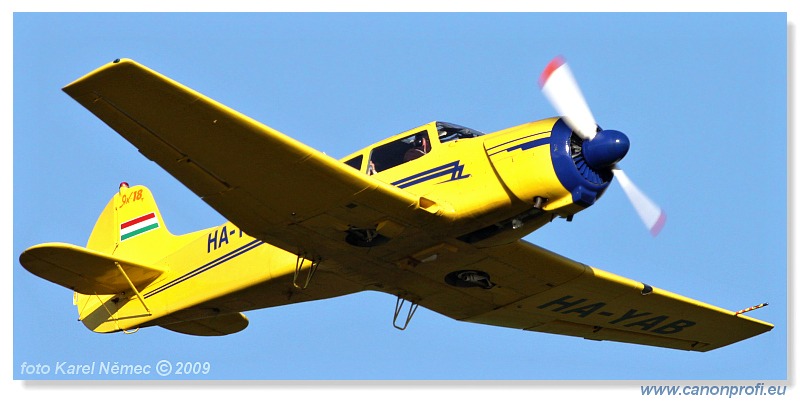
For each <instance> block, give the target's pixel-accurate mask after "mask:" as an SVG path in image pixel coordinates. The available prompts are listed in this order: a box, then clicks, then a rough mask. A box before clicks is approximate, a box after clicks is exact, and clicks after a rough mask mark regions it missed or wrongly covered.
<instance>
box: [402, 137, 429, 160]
mask: <svg viewBox="0 0 800 402" xmlns="http://www.w3.org/2000/svg"><path fill="white" fill-rule="evenodd" d="M430 150H431V145H430V143H429V142H428V135H427V134H418V135H417V136H416V138H414V148H411V149H409V150H408V151H406V153H405V155H404V156H403V161H404V162H408V161H410V160H414V159H417V158H419V157H420V156H422V155H425V154H427V153H428V152H430Z"/></svg>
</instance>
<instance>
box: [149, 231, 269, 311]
mask: <svg viewBox="0 0 800 402" xmlns="http://www.w3.org/2000/svg"><path fill="white" fill-rule="evenodd" d="M262 244H264V242H263V241H261V240H253V241H251V242H250V243H247V244H245V245H244V246H242V247H239V248H237V249H236V250H233V251H231V252H230V253H227V254H225V255H223V256H221V257H219V258H216V259H214V260H212V261H211V262H208V263H206V264H204V265H202V266H200V267H199V268H196V269H194V270H192V271H189V272H187V273H185V274H183V275H181V276H180V277H178V278H175V279H173V280H171V281H169V282H167V283H165V284H163V285H161V286H159V287H158V288H156V289H153V290H151V291H149V292H147V293H145V294H144V298H145V299H146V298H148V297H150V296H155V295H156V294H158V293H161V292H162V291H164V290H167V289H169V288H171V287H173V286H175V285H177V284H179V283H181V282H183V281H185V280H187V279H190V278H193V277H195V276H197V275H200V274H202V273H203V272H206V271H208V270H210V269H212V268H214V267H217V266H219V265H221V264H223V263H225V262H228V261H230V260H232V259H234V258H236V257H238V256H240V255H242V254H244V253H246V252H248V251H250V250H253V249H255V248H256V247H258V246H260V245H262Z"/></svg>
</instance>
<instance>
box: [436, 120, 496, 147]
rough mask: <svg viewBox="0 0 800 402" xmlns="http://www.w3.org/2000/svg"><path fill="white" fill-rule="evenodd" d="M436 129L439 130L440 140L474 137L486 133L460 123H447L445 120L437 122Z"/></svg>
mask: <svg viewBox="0 0 800 402" xmlns="http://www.w3.org/2000/svg"><path fill="white" fill-rule="evenodd" d="M436 130H437V131H438V132H439V142H442V143H444V142H448V141H453V140H458V139H462V138H474V137H479V136H481V135H484V133H482V132H480V131H478V130H475V129H471V128H468V127H464V126H459V125H458V124H453V123H447V122H444V121H438V122H436Z"/></svg>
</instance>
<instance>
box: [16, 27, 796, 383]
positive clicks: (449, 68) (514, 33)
mask: <svg viewBox="0 0 800 402" xmlns="http://www.w3.org/2000/svg"><path fill="white" fill-rule="evenodd" d="M13 22H14V38H13V39H14V52H13V55H14V58H13V74H14V75H13V84H14V99H13V102H14V111H13V118H14V126H13V130H14V135H13V163H14V166H13V168H14V173H13V201H14V208H13V219H14V224H13V260H12V264H13V265H12V267H13V291H14V298H13V301H14V305H13V313H14V319H13V324H14V326H13V328H14V329H13V335H14V338H13V362H12V364H11V366H12V371H13V373H12V374H13V376H14V378H16V379H64V376H54V375H49V376H48V375H24V374H21V370H20V367H21V365H22V364H23V362H25V363H27V364H36V363H40V364H48V365H50V366H54V365H55V364H56V363H57V362H61V361H67V362H70V363H90V362H95V361H96V362H98V364H99V362H112V363H113V362H119V363H122V364H142V365H145V364H151V365H154V364H155V363H156V362H158V361H159V360H164V359H165V360H170V361H172V362H183V361H190V362H210V364H211V365H212V368H213V369H212V371H211V373H210V374H208V375H198V376H186V377H178V378H176V377H170V378H171V379H271V380H286V379H335V380H350V379H357V380H369V379H376V380H397V379H403V380H424V379H442V380H451V379H457V380H460V379H464V380H471V379H480V380H506V379H509V380H576V381H581V383H579V384H578V386H583V387H591V385H587V384H586V383H585V382H583V381H586V380H638V381H651V382H652V381H658V380H708V381H718V380H741V381H754V380H762V381H763V380H768V381H769V380H772V381H777V380H785V379H787V375H788V374H787V367H788V366H787V364H788V362H787V359H788V358H787V343H788V340H787V328H788V322H787V311H788V305H787V304H788V302H789V300H788V298H787V224H786V220H787V217H788V214H787V154H788V150H787V146H788V144H787V134H786V133H787V124H786V110H787V108H786V106H787V104H786V97H787V90H786V88H787V82H786V75H787V71H786V63H787V59H786V49H787V43H786V36H787V24H786V14H783V13H765V14H749V13H745V14H681V13H678V14H661V13H656V14H638V13H632V14H629V13H626V14H618V13H607V14H606V13H604V14H594V13H567V14H561V13H547V14H537V13H523V14H506V13H491V14H482V13H478V14H453V13H443V14H347V13H346V14H314V13H312V14H238V13H228V14H183V13H177V14H115V13H112V14H84V13H74V14H39V13H36V14H26V13H17V14H16V15H15V16H14V21H13ZM559 54H560V55H564V56H565V57H566V58H567V60H568V62H569V63H570V66H571V68H572V70H573V72H574V73H575V75H576V77H577V79H578V81H579V82H580V84H581V86H582V89H583V92H584V94H585V95H586V98H587V100H588V102H589V104H590V105H591V107H592V111H593V112H594V115H595V117H596V118H597V119H598V122H599V124H600V125H601V126H603V127H604V128H613V129H618V130H620V131H623V132H625V133H626V134H627V135H628V136H629V137H630V139H631V143H632V145H631V150H630V153H629V154H628V156H627V157H626V159H625V160H624V161H623V164H622V166H623V167H624V168H625V170H626V172H627V173H628V175H629V176H631V178H632V179H633V180H634V181H635V182H636V183H637V184H638V185H639V186H640V187H641V188H642V189H643V190H644V191H645V192H646V193H647V194H648V195H649V196H651V198H653V199H654V200H656V201H657V202H658V203H659V204H661V205H662V206H663V207H664V208H665V209H666V210H667V214H668V220H667V225H666V227H665V229H664V230H663V231H662V233H661V235H660V236H659V237H658V238H655V239H653V238H651V237H650V236H649V234H648V233H647V231H646V229H645V228H644V226H643V225H642V224H641V223H640V222H639V221H638V218H637V217H636V214H635V212H634V210H633V208H632V207H631V206H630V205H629V204H628V202H627V200H626V199H625V197H624V195H623V193H622V191H621V189H620V188H619V186H618V185H616V184H613V185H612V187H611V188H610V189H609V191H608V192H607V193H606V194H605V195H604V197H603V198H602V199H601V200H600V201H599V202H598V203H597V204H596V205H595V206H593V207H592V208H590V209H588V210H586V211H584V212H582V213H580V214H579V215H577V216H576V217H575V219H574V221H573V222H571V223H567V222H565V221H563V220H558V221H555V222H553V223H552V224H551V225H548V226H546V227H544V228H542V229H541V230H539V231H537V232H535V233H534V234H532V235H530V236H528V237H526V240H528V241H530V242H533V243H536V244H538V245H541V246H543V247H545V248H548V249H550V250H552V251H555V252H557V253H559V254H563V255H566V256H568V257H570V258H573V259H575V260H577V261H580V262H583V263H587V264H590V265H593V266H597V267H599V268H601V269H604V270H608V271H611V272H614V273H616V274H619V275H622V276H625V277H629V278H632V279H636V280H641V281H644V282H646V283H649V284H652V285H653V286H657V287H661V288H664V289H667V290H670V291H673V292H676V293H679V294H682V295H685V296H689V297H693V298H696V299H699V300H702V301H705V302H709V303H711V304H714V305H718V306H720V307H724V308H727V309H731V310H738V309H741V308H745V307H749V306H751V305H754V304H758V303H762V302H769V303H770V305H769V306H768V307H766V308H764V309H760V310H757V311H755V312H753V313H750V315H751V316H753V317H756V318H759V319H762V320H765V321H769V322H772V323H773V324H775V326H776V327H775V329H774V330H773V331H771V332H769V333H767V334H764V335H761V336H759V337H756V338H753V339H750V340H747V341H744V342H740V343H738V344H735V345H731V346H728V347H725V348H723V349H720V350H716V351H713V352H710V353H689V352H681V351H674V350H667V349H659V348H650V347H643V346H637V345H628V344H621V343H611V342H591V341H586V340H583V339H579V338H572V337H562V336H556V335H547V334H539V333H527V332H523V331H517V330H510V329H505V328H496V327H490V326H482V325H475V324H467V323H461V322H457V321H454V320H451V319H449V318H447V317H444V316H441V315H438V314H436V313H434V312H431V311H428V310H425V309H422V308H421V309H420V310H419V311H418V312H417V313H416V315H415V317H414V319H413V321H412V322H411V324H410V326H409V328H408V329H407V330H406V331H403V332H401V331H398V330H396V329H394V328H393V327H392V325H391V320H392V313H393V309H394V302H395V299H394V297H392V296H389V295H384V294H380V293H372V292H370V293H361V294H356V295H350V296H347V297H342V298H338V299H333V300H326V301H319V302H312V303H306V304H301V305H295V306H287V307H281V308H275V309H267V310H259V311H251V312H248V313H246V315H247V316H248V317H249V319H250V326H249V327H248V328H247V329H246V330H245V331H243V332H241V333H238V334H235V335H231V336H227V337H221V338H199V337H188V336H185V335H180V334H176V333H173V332H170V331H167V330H163V329H160V328H146V329H143V330H141V331H140V332H138V333H137V334H135V335H124V334H111V335H99V334H95V333H92V332H91V331H89V330H87V329H86V328H85V327H83V325H82V324H80V323H79V322H78V321H77V320H76V317H77V312H76V310H75V307H74V306H73V305H72V303H71V302H72V294H71V292H70V291H68V290H66V289H63V288H61V287H59V286H57V285H53V284H51V283H49V282H45V281H43V280H41V279H39V278H37V277H34V276H33V275H31V274H29V273H27V271H25V270H24V269H22V268H21V267H20V265H19V263H18V261H17V257H18V256H19V254H20V253H21V252H22V251H23V250H24V249H25V248H27V247H30V246H32V245H35V244H38V243H43V242H50V241H59V242H67V243H73V244H78V245H84V244H85V242H86V240H87V239H88V235H89V233H90V231H91V229H92V227H93V225H94V222H95V220H96V218H97V216H98V215H99V213H100V211H101V210H102V208H103V206H104V205H105V204H106V202H107V201H108V199H109V198H110V197H111V195H112V194H113V192H114V191H116V189H117V185H118V183H119V182H121V181H127V182H129V183H131V184H144V185H146V186H148V187H149V188H150V189H151V190H152V191H153V193H154V196H155V197H156V200H157V201H158V204H159V207H160V210H161V212H162V214H163V216H164V219H165V221H166V224H167V226H168V227H169V229H170V231H172V232H173V233H185V232H189V231H194V230H199V229H203V228H205V227H208V226H213V225H217V224H220V223H222V222H223V221H224V219H223V218H221V217H220V215H219V214H217V213H216V212H215V211H213V210H212V209H211V208H210V207H208V206H207V205H206V204H204V203H203V202H202V201H200V200H199V199H197V197H195V196H194V195H193V194H192V193H191V192H190V191H189V190H187V189H185V188H184V187H183V186H182V185H181V184H180V183H179V182H178V181H177V180H175V179H173V178H172V177H171V176H169V175H168V174H167V173H166V172H164V171H162V170H161V169H160V168H159V167H158V166H156V165H155V164H153V163H151V162H149V161H147V160H146V159H145V158H144V157H142V156H141V155H140V154H139V153H138V152H137V151H136V150H135V148H134V147H133V146H131V145H130V144H129V143H127V142H126V141H124V140H123V139H122V138H121V137H120V136H118V135H117V134H116V133H114V132H113V131H112V130H111V129H109V128H108V127H107V126H105V125H104V124H103V123H102V122H100V121H99V120H98V119H96V118H95V117H94V116H93V115H91V114H90V113H89V112H88V111H86V110H85V109H83V108H82V107H81V106H80V105H78V104H77V103H76V102H75V101H73V100H72V99H71V98H69V97H68V96H67V95H66V94H64V93H63V92H62V91H61V90H60V89H61V87H63V86H64V85H66V84H68V83H69V82H71V81H73V80H74V79H76V78H78V77H80V76H82V75H83V74H85V73H87V72H89V71H91V70H92V69H94V68H96V67H98V66H100V65H102V64H104V63H107V62H109V61H111V60H113V59H115V58H118V57H127V58H132V59H134V60H137V61H139V62H141V63H143V64H145V65H147V66H148V67H150V68H153V69H155V70H156V71H159V72H161V73H163V74H165V75H167V76H169V77H171V78H173V79H175V80H177V81H179V82H181V83H183V84H185V85H187V86H189V87H192V88H194V89H196V90H198V91H200V92H202V93H204V94H206V95H208V96H210V97H212V98H214V99H216V100H218V101H220V102H222V103H224V104H226V105H228V106H230V107H232V108H234V109H236V110H238V111H240V112H243V113H245V114H247V115H249V116H251V117H253V118H255V119H257V120H259V121H261V122H263V123H265V124H267V125H269V126H271V127H273V128H275V129H277V130H280V131H282V132H284V133H286V134H288V135H290V136H293V137H294V138H296V139H298V140H300V141H302V142H304V143H306V144H308V145H310V146H313V147H315V148H316V149H319V150H321V151H324V152H326V153H327V154H329V155H333V156H336V157H341V156H344V155H347V154H349V153H350V152H352V151H354V150H357V149H359V148H362V147H364V146H366V145H368V144H370V143H372V142H375V141H378V140H380V139H382V138H384V137H387V136H390V135H392V134H395V133H398V132H401V131H404V130H407V129H410V128H412V127H415V126H417V125H420V124H423V123H426V122H429V121H432V120H444V121H450V122H454V123H458V124H462V125H465V126H469V127H473V128H476V129H478V130H481V131H484V132H491V131H495V130H499V129H502V128H505V127H510V126H512V125H517V124H521V123H524V122H527V121H532V120H537V119H540V118H545V117H549V116H551V115H553V114H554V113H555V112H554V111H553V109H552V107H551V106H549V104H548V103H547V102H546V100H545V99H544V97H543V96H542V95H541V93H540V92H539V91H538V88H537V84H536V80H537V78H538V74H539V72H540V71H541V69H542V68H543V67H544V66H545V65H546V64H547V62H548V61H549V60H550V59H551V58H552V57H554V56H556V55H559ZM79 378H80V379H119V378H118V377H113V376H100V375H95V376H82V377H79ZM124 378H134V379H153V380H157V379H160V377H158V376H157V375H155V374H154V375H151V376H132V377H124Z"/></svg>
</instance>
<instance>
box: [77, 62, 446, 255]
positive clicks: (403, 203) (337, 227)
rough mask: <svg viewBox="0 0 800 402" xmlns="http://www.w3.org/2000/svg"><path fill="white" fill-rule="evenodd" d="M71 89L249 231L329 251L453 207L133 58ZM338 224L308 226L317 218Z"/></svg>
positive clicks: (299, 248) (279, 242) (293, 246)
mask: <svg viewBox="0 0 800 402" xmlns="http://www.w3.org/2000/svg"><path fill="white" fill-rule="evenodd" d="M64 91H65V92H66V93H67V94H68V95H70V96H71V97H72V98H74V99H75V100H76V101H78V102H79V103H80V104H81V105H83V106H84V107H86V108H87V109H88V110H89V111H91V112H92V113H94V114H95V115H96V116H97V117H99V118H100V119H101V120H103V121H104V122H105V123H106V124H108V125H109V126H110V127H111V128H112V129H114V130H115V131H117V132H118V133H119V134H120V135H121V136H122V137H124V138H125V139H126V140H128V141H129V142H131V143H132V144H133V145H134V146H136V148H138V149H139V151H140V152H141V153H142V154H144V155H145V156H146V157H148V158H149V159H151V160H152V161H155V162H156V163H158V164H159V165H160V166H161V167H162V168H164V169H165V170H166V171H167V172H169V173H170V174H171V175H173V176H174V177H175V178H177V179H178V180H179V181H181V182H182V183H183V184H184V185H186V186H187V187H188V188H189V189H191V190H192V191H193V192H194V193H195V194H197V195H198V196H200V197H201V198H202V199H203V200H204V201H205V202H206V203H208V204H209V205H211V206H212V207H213V208H214V209H216V210H217V211H218V212H220V213H221V214H222V215H223V216H225V217H226V218H228V219H229V220H230V221H231V222H234V223H235V224H236V225H237V226H239V227H240V228H242V229H243V230H244V231H245V232H246V233H248V234H250V235H252V236H254V237H257V238H261V239H262V240H265V241H268V242H269V243H271V244H273V245H276V246H278V247H281V248H283V249H286V250H288V251H291V252H294V253H298V252H303V253H307V254H309V255H326V256H330V255H331V254H332V253H335V251H336V248H335V247H333V248H326V247H325V245H324V241H321V240H320V239H323V238H324V237H325V236H328V237H332V236H336V241H337V242H338V241H339V240H340V237H339V235H340V234H341V233H343V232H344V231H346V230H347V229H348V228H351V227H363V228H375V227H376V226H380V225H381V224H382V223H384V222H387V220H389V217H391V223H392V224H393V225H394V226H400V227H412V226H417V227H420V226H425V225H426V224H430V223H432V222H440V221H441V220H442V218H445V219H446V215H447V211H446V209H444V208H441V207H440V206H438V205H436V204H435V203H433V202H430V201H428V200H423V199H420V197H416V196H413V195H411V194H410V193H408V192H405V191H403V190H400V189H398V188H396V187H393V186H391V185H388V184H385V183H382V182H379V181H377V180H374V179H371V178H370V177H368V176H366V175H363V174H361V173H360V172H358V171H356V170H354V169H352V168H350V167H347V166H346V165H344V164H343V163H341V162H339V161H337V160H336V159H333V158H331V157H329V156H327V155H325V154H323V153H321V152H319V151H316V150H314V149H313V148H311V147H308V146H306V145H304V144H302V143H300V142H298V141H296V140H294V139H292V138H290V137H288V136H286V135H284V134H282V133H280V132H278V131H276V130H274V129H272V128H270V127H267V126H266V125H264V124H262V123H259V122H258V121H256V120H253V119H251V118H249V117H247V116H245V115H243V114H241V113H239V112H237V111H235V110H233V109H230V108H228V107H226V106H225V105H222V104H220V103H218V102H216V101H214V100H213V99H210V98H208V97H206V96H204V95H202V94H200V93H198V92H196V91H194V90H192V89H190V88H187V87H185V86H183V85H181V84H180V83H178V82H176V81H173V80H171V79H169V78H167V77H165V76H163V75H161V74H159V73H157V72H155V71H153V70H150V69H148V68H147V67H145V66H142V65H140V64H138V63H136V62H134V61H132V60H127V59H121V60H115V61H114V62H112V63H109V64H106V65H104V66H102V67H100V68H98V69H96V70H95V71H93V72H91V73H89V74H87V75H85V76H84V77H81V78H79V79H78V80H76V81H75V82H73V83H71V84H69V85H67V86H66V87H64ZM318 226H324V227H326V228H332V232H331V233H314V234H311V232H313V231H314V230H316V229H315V227H318Z"/></svg>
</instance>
